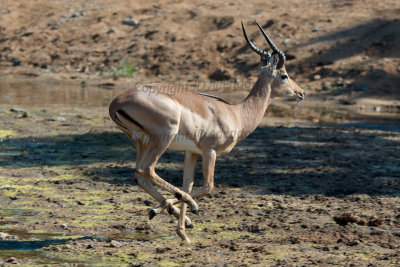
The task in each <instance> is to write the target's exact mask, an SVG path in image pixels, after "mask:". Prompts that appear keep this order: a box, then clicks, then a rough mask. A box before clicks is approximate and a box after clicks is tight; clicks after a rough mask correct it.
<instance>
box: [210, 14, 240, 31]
mask: <svg viewBox="0 0 400 267" xmlns="http://www.w3.org/2000/svg"><path fill="white" fill-rule="evenodd" d="M234 22H235V20H234V18H233V17H230V16H229V17H220V18H214V19H213V23H214V24H215V26H216V27H217V29H218V30H223V29H226V28H228V27H229V26H231V25H232V24H233V23H234Z"/></svg>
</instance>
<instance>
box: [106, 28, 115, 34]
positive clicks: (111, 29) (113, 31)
mask: <svg viewBox="0 0 400 267" xmlns="http://www.w3.org/2000/svg"><path fill="white" fill-rule="evenodd" d="M116 32H117V30H116V29H115V28H110V29H109V30H108V31H107V34H110V33H116Z"/></svg>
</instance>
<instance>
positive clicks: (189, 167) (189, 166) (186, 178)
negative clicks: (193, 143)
mask: <svg viewBox="0 0 400 267" xmlns="http://www.w3.org/2000/svg"><path fill="white" fill-rule="evenodd" d="M198 157H199V155H197V154H193V153H191V152H186V154H185V165H184V168H183V191H185V192H187V193H190V191H192V188H193V181H194V171H195V169H196V161H197V158H198ZM186 210H187V204H186V203H185V202H182V203H181V214H180V216H179V221H178V227H177V229H176V232H177V234H178V235H179V236H180V237H181V238H182V239H183V240H185V241H186V242H187V243H190V240H189V238H188V237H187V236H186V231H185V217H186Z"/></svg>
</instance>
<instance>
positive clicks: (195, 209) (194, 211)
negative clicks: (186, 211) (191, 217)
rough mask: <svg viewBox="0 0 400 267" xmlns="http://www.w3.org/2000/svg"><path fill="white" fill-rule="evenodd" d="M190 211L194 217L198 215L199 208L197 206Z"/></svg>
mask: <svg viewBox="0 0 400 267" xmlns="http://www.w3.org/2000/svg"><path fill="white" fill-rule="evenodd" d="M190 211H191V212H193V213H194V214H196V215H197V214H199V208H198V207H197V206H196V207H194V206H192V208H191V210H190Z"/></svg>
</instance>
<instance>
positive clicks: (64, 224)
mask: <svg viewBox="0 0 400 267" xmlns="http://www.w3.org/2000/svg"><path fill="white" fill-rule="evenodd" d="M60 226H61V228H63V229H67V228H68V224H66V223H63V224H61V225H60Z"/></svg>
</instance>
